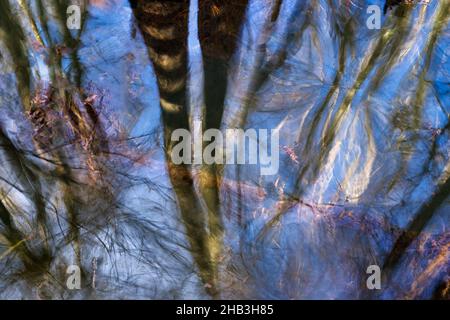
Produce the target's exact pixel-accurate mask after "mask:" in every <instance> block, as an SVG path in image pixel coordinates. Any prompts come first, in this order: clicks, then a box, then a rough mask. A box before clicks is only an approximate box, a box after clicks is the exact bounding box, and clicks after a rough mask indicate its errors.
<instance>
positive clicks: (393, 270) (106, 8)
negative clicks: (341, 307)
mask: <svg viewBox="0 0 450 320" xmlns="http://www.w3.org/2000/svg"><path fill="white" fill-rule="evenodd" d="M199 1H200V3H199V2H198V1H197V0H193V1H191V4H190V7H189V36H188V38H187V45H188V47H187V50H188V68H187V70H188V88H187V91H188V93H189V94H188V99H187V100H188V106H189V121H190V123H191V126H193V125H192V124H193V123H194V121H195V120H199V119H202V117H203V115H205V114H207V112H211V111H210V110H209V109H210V108H208V106H210V105H212V104H210V103H209V102H208V101H210V100H208V99H210V98H208V97H210V96H212V97H213V98H211V99H212V100H214V95H211V94H210V95H209V96H208V94H206V95H205V90H204V88H206V91H208V90H214V88H215V85H216V83H212V84H213V85H210V83H211V80H209V79H211V78H209V76H208V74H207V73H206V76H205V71H204V70H206V69H205V68H204V67H203V65H208V64H207V63H205V61H204V59H205V56H204V55H202V45H201V40H199V37H198V36H197V35H198V34H200V35H201V34H202V27H203V26H202V25H201V24H200V25H197V18H198V17H197V15H198V14H197V10H198V6H199V4H200V6H201V5H202V3H203V2H202V1H201V0H199ZM79 2H80V3H82V4H84V7H83V8H84V9H85V10H82V12H84V13H83V15H82V24H81V29H80V30H69V29H68V28H67V26H66V18H67V16H66V9H67V6H68V5H69V4H70V2H69V1H57V0H36V1H26V0H23V1H19V0H5V1H1V2H0V106H1V108H2V112H1V113H0V141H1V143H0V161H1V164H2V165H1V166H0V194H1V202H0V269H1V271H0V287H1V289H0V297H1V298H26V299H45V298H51V299H73V298H91V299H95V298H98V299H105V298H275V299H330V298H331V299H335V298H369V299H378V298H382V299H389V298H411V299H423V298H445V297H446V298H448V292H449V291H448V290H449V281H450V278H449V275H450V272H449V271H450V269H449V268H450V251H449V246H450V234H449V231H448V227H449V218H450V210H449V209H450V206H449V201H448V200H449V196H448V193H449V191H450V185H449V176H450V171H449V170H450V167H449V164H450V162H449V155H450V154H449V152H450V148H449V147H450V142H449V130H448V129H449V106H450V95H449V74H448V73H449V68H450V61H449V54H450V51H449V46H448V43H449V32H450V29H449V7H450V3H449V2H448V1H445V0H443V1H439V0H430V1H422V2H421V3H419V4H411V5H407V6H400V7H393V8H392V9H391V10H389V11H387V13H386V14H384V15H382V17H381V29H379V30H377V29H375V30H370V29H369V28H367V26H366V21H367V18H368V16H369V14H368V13H367V11H366V9H367V7H368V6H369V5H373V4H376V5H378V6H379V7H380V8H383V7H384V6H385V1H384V0H371V1H369V0H367V1H347V0H311V1H302V0H284V1H269V0H251V1H249V4H248V6H247V9H246V11H245V19H244V22H243V25H242V26H241V27H240V32H239V38H238V42H237V46H236V49H235V50H234V52H233V55H232V56H231V58H230V60H229V61H228V62H227V63H226V72H225V73H224V74H225V75H221V76H219V75H220V74H221V73H220V72H219V71H217V70H221V69H214V70H216V71H213V72H212V74H213V75H216V76H217V77H218V82H217V86H219V83H221V82H220V81H222V82H223V81H224V79H227V81H226V95H225V101H224V107H223V116H222V117H221V125H220V128H221V129H222V130H226V129H228V128H242V129H248V128H253V129H271V130H276V131H277V132H278V133H279V136H280V148H279V155H280V169H279V172H278V174H276V175H267V176H264V175H261V174H260V170H259V169H260V168H259V166H258V165H225V166H221V167H220V168H219V167H217V168H213V169H211V167H208V166H202V165H193V166H189V167H187V168H186V167H179V166H173V165H172V164H170V163H169V162H170V161H167V160H166V155H165V149H166V148H167V144H166V142H165V137H164V134H165V132H166V134H167V128H168V127H170V125H174V123H175V120H173V119H174V118H169V120H166V119H163V118H164V117H163V116H162V113H161V108H160V93H159V90H158V84H157V79H156V75H157V74H158V73H157V72H155V68H154V65H153V64H152V62H151V59H150V57H149V53H148V52H149V51H148V48H147V45H146V44H148V43H147V42H146V41H145V39H144V37H143V33H142V25H141V24H138V23H137V22H136V19H135V13H136V11H135V12H133V10H132V9H131V8H130V6H129V4H128V1H125V0H109V1H107V0H104V1H101V0H96V1H94V0H91V1H87V0H86V1H79ZM277 4H281V6H280V7H279V8H278V9H277ZM277 10H279V11H277ZM224 41H225V40H224ZM225 44H227V43H226V42H225ZM218 68H219V67H218ZM226 77H227V78H226ZM205 81H206V82H207V83H206V84H205V83H204V82H205ZM208 81H210V82H208ZM211 88H212V89H211ZM205 97H207V98H206V99H205ZM206 109H207V110H206ZM213 110H215V109H213ZM217 110H219V109H217ZM205 112H206V113H205ZM214 112H215V111H213V112H212V113H213V116H214ZM219 118H220V116H219ZM171 121H173V122H171ZM211 175H212V176H211ZM180 176H182V177H181V180H183V179H184V180H187V181H188V182H186V183H185V182H179V181H180ZM185 178H186V179H185ZM191 178H192V179H193V183H192V184H191V183H190V182H189V181H190V179H191ZM184 180H183V181H184ZM216 180H217V181H218V182H217V184H216V182H215V181H216ZM183 183H185V184H183ZM211 183H212V186H211ZM216 186H217V187H216ZM222 230H223V232H222ZM70 265H76V266H79V267H80V269H81V276H82V277H81V278H82V279H81V280H82V281H81V289H80V290H69V289H68V288H67V286H66V280H67V277H68V276H69V275H68V274H67V273H66V270H67V267H68V266H70ZM369 265H378V266H380V268H381V272H382V281H381V285H382V287H381V290H369V289H368V288H367V287H366V280H367V278H368V276H369V275H368V274H367V273H366V269H367V267H368V266H369Z"/></svg>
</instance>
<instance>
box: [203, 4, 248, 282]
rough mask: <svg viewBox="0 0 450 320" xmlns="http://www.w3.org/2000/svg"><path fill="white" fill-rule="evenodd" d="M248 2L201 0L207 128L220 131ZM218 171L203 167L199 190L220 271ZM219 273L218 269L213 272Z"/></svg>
mask: <svg viewBox="0 0 450 320" xmlns="http://www.w3.org/2000/svg"><path fill="white" fill-rule="evenodd" d="M247 2H248V0H233V1H222V0H199V14H198V25H199V39H200V45H201V48H202V54H203V68H204V98H205V113H204V119H205V121H204V129H205V130H207V129H220V124H221V121H222V115H223V110H224V102H225V95H226V92H227V78H228V65H229V62H230V59H231V57H232V55H233V53H234V52H235V50H236V46H237V41H238V38H239V36H240V28H241V25H242V22H243V19H244V17H245V10H246V7H247ZM218 170H219V168H218V167H217V166H216V165H214V164H213V165H204V166H203V167H202V169H201V179H200V183H199V187H200V191H201V193H202V196H203V199H204V201H205V204H206V207H207V210H208V228H209V232H210V235H209V246H210V250H211V251H210V252H211V258H212V262H213V265H214V266H215V268H217V264H218V259H219V256H220V253H221V251H222V235H223V226H222V218H221V215H220V204H219V182H218V177H219V173H218ZM214 272H215V273H217V270H214Z"/></svg>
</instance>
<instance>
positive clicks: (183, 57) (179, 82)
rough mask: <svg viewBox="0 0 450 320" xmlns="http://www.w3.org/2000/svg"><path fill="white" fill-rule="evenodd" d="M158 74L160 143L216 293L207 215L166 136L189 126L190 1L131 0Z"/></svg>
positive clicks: (204, 276) (204, 274)
mask: <svg viewBox="0 0 450 320" xmlns="http://www.w3.org/2000/svg"><path fill="white" fill-rule="evenodd" d="M131 4H132V6H133V8H134V13H135V16H136V19H137V21H138V24H139V27H140V29H141V31H142V33H143V36H144V40H145V43H146V45H147V47H148V51H149V55H150V58H151V60H152V63H153V67H154V70H155V74H156V77H157V82H158V88H159V95H160V106H161V110H162V118H163V124H164V146H165V148H166V157H167V163H168V169H169V176H170V180H171V183H172V185H173V189H174V192H175V195H176V197H177V200H178V204H179V206H180V211H181V217H182V220H183V223H184V225H185V228H186V233H187V237H188V240H189V243H190V246H191V251H192V255H193V258H194V261H195V263H196V265H197V267H198V269H199V273H200V277H201V280H202V281H203V283H204V284H205V287H206V288H207V290H208V291H209V293H210V294H212V295H215V294H216V290H217V289H216V277H215V272H214V266H213V262H212V259H211V251H210V248H209V246H208V237H209V235H208V231H207V230H206V228H205V216H204V212H203V210H202V208H201V206H200V203H199V200H198V197H197V195H196V194H195V190H194V186H193V179H192V176H191V172H190V168H189V167H188V166H187V165H185V164H180V165H176V164H174V163H173V162H172V160H171V157H170V153H171V150H172V147H173V145H174V143H173V142H172V141H170V138H171V135H172V132H173V131H174V130H176V129H186V130H189V119H188V112H187V99H186V94H187V92H186V79H187V35H188V16H189V1H188V0H182V1H177V2H174V1H161V0H151V1H145V3H144V1H140V2H138V1H131Z"/></svg>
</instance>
